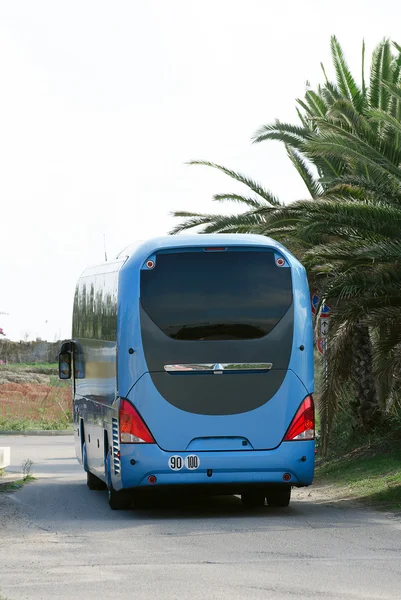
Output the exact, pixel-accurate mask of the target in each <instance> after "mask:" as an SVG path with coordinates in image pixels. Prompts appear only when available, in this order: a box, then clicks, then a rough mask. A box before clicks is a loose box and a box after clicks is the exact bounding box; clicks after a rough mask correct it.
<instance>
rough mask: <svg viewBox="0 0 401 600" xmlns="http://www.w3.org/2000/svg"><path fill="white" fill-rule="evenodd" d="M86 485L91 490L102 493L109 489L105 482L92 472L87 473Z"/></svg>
mask: <svg viewBox="0 0 401 600" xmlns="http://www.w3.org/2000/svg"><path fill="white" fill-rule="evenodd" d="M86 485H87V486H88V488H89V489H90V490H96V491H100V490H105V489H107V485H106V484H105V482H104V481H102V480H101V479H99V477H96V475H94V474H93V473H91V472H90V471H87V472H86Z"/></svg>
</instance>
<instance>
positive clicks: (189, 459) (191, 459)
mask: <svg viewBox="0 0 401 600" xmlns="http://www.w3.org/2000/svg"><path fill="white" fill-rule="evenodd" d="M168 466H169V467H170V469H171V470H172V471H181V469H183V468H184V467H185V468H186V469H188V470H189V471H196V469H199V466H200V458H199V456H197V455H196V454H189V455H188V456H186V457H185V458H183V457H182V456H179V455H178V454H175V455H174V456H170V458H169V459H168Z"/></svg>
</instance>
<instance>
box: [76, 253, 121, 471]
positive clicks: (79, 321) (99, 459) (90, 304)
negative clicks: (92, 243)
mask: <svg viewBox="0 0 401 600" xmlns="http://www.w3.org/2000/svg"><path fill="white" fill-rule="evenodd" d="M118 268H119V265H118V264H117V265H116V264H112V263H108V264H106V265H102V266H101V267H99V269H98V270H97V269H96V268H92V269H89V270H88V271H87V272H85V273H84V275H83V276H82V277H81V279H80V280H79V281H78V285H77V288H76V292H75V298H74V312H73V331H72V333H73V338H74V341H75V353H74V388H75V394H74V429H75V432H74V433H75V440H76V453H77V458H78V460H80V461H82V447H83V444H84V443H85V446H86V461H85V462H86V464H85V465H84V468H86V469H89V470H90V471H91V472H93V473H95V474H96V475H98V476H99V477H102V478H104V458H105V454H106V452H107V449H106V448H105V443H104V442H105V431H108V429H109V424H108V423H109V417H108V407H110V406H111V405H112V404H113V402H115V399H116V397H117V364H116V361H117V342H116V339H117V285H118Z"/></svg>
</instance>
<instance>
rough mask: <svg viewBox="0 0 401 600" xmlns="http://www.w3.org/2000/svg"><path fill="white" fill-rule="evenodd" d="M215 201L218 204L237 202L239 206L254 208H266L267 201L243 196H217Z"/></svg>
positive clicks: (214, 198)
mask: <svg viewBox="0 0 401 600" xmlns="http://www.w3.org/2000/svg"><path fill="white" fill-rule="evenodd" d="M213 200H215V201H216V202H237V203H238V204H245V205H247V206H251V207H253V208H266V201H265V200H264V199H263V200H262V201H261V200H259V199H258V198H251V197H250V196H242V195H241V194H215V195H214V196H213Z"/></svg>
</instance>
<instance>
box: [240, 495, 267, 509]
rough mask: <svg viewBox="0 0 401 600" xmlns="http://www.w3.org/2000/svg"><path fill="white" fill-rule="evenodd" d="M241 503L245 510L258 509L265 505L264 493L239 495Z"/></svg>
mask: <svg viewBox="0 0 401 600" xmlns="http://www.w3.org/2000/svg"><path fill="white" fill-rule="evenodd" d="M241 501H242V504H243V505H244V506H245V507H246V508H260V507H261V506H264V505H265V493H264V492H256V491H255V492H245V493H244V494H241Z"/></svg>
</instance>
